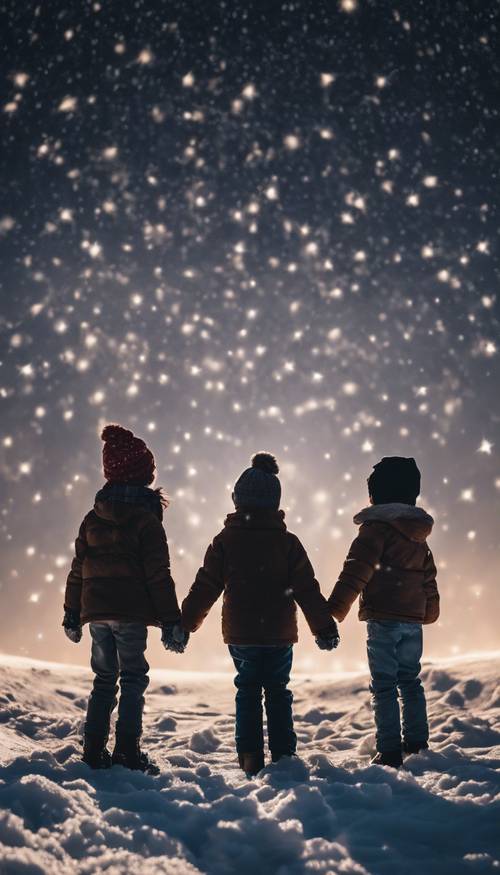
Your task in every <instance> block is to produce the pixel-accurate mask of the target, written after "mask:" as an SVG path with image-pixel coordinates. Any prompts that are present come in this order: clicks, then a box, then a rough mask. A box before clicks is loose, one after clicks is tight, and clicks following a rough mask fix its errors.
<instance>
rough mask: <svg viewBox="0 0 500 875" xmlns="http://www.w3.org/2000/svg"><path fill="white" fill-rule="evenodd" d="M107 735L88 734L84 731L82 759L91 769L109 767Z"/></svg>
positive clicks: (109, 757)
mask: <svg viewBox="0 0 500 875" xmlns="http://www.w3.org/2000/svg"><path fill="white" fill-rule="evenodd" d="M107 740H108V737H107V735H90V733H88V732H86V733H85V735H84V737H83V754H82V761H83V762H84V763H86V764H87V765H88V766H90V768H91V769H109V768H110V767H111V756H110V754H109V750H108V749H107V747H106V742H107Z"/></svg>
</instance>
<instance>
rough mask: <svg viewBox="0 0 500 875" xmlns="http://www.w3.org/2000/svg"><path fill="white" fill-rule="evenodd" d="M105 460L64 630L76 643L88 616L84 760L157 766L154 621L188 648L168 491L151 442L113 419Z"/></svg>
mask: <svg viewBox="0 0 500 875" xmlns="http://www.w3.org/2000/svg"><path fill="white" fill-rule="evenodd" d="M101 437H102V440H103V441H104V449H103V468H104V476H105V478H106V481H107V482H106V484H105V486H104V487H103V488H102V489H101V490H100V491H99V492H98V493H97V495H96V498H95V504H94V507H93V509H92V510H91V511H90V512H89V513H88V514H87V515H86V517H85V519H84V520H83V522H82V524H81V526H80V532H79V534H78V537H77V539H76V544H75V558H74V559H73V563H72V566H71V571H70V573H69V575H68V580H67V583H66V593H65V598H64V620H63V626H64V631H65V633H66V635H67V636H68V638H69V639H70V640H71V641H74V642H75V643H77V642H78V641H80V639H81V637H82V625H84V624H85V623H89V624H90V634H91V637H92V659H91V665H92V669H93V671H94V673H95V678H94V685H93V689H92V692H91V694H90V698H89V702H88V707H87V716H86V720H85V729H84V750H83V761H84V762H86V763H87V764H88V765H89V766H90V767H91V768H108V767H109V766H110V765H112V764H118V765H123V766H126V767H128V768H130V769H140V770H141V771H147V772H149V773H150V774H157V773H158V771H159V770H158V768H157V767H156V766H155V765H154V764H153V763H151V762H150V761H149V759H148V757H147V754H145V753H142V752H141V749H140V737H141V733H142V713H143V708H144V692H145V690H146V688H147V686H148V683H149V678H148V675H147V672H148V670H149V666H148V663H147V662H146V659H145V657H144V652H145V650H146V640H147V627H148V626H161V627H162V632H163V634H162V641H163V643H164V645H165V647H167V648H168V649H170V650H176V651H177V652H182V651H183V649H184V645H185V638H184V636H183V634H182V632H180V631H179V630H177V632H176V631H174V630H176V623H177V622H178V620H179V619H180V611H179V606H178V604H177V597H176V594H175V585H174V582H173V580H172V577H171V574H170V559H169V552H168V545H167V539H166V535H165V530H164V528H163V525H162V518H163V508H164V507H166V505H167V502H166V500H165V498H164V497H163V495H162V492H161V490H160V489H156V490H153V489H151V488H150V484H151V483H152V482H153V480H154V476H155V460H154V457H153V454H152V452H151V450H150V449H148V447H147V446H146V444H145V443H144V441H142V440H141V439H140V438H138V437H135V436H134V435H133V434H132V432H131V431H128V430H127V429H125V428H122V427H121V426H120V425H107V426H106V428H105V429H104V431H103V432H102V435H101ZM118 680H119V681H120V692H121V694H120V700H119V704H118V720H117V723H116V743H115V748H114V751H113V755H112V756H110V754H109V752H108V750H107V748H106V743H107V740H108V736H109V729H110V718H111V713H112V711H113V709H114V707H115V705H116V704H117V699H116V695H117V692H118V686H117V684H118Z"/></svg>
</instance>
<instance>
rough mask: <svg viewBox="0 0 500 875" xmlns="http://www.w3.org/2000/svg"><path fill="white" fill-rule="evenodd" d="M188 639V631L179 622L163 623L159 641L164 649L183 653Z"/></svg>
mask: <svg viewBox="0 0 500 875" xmlns="http://www.w3.org/2000/svg"><path fill="white" fill-rule="evenodd" d="M188 641H189V632H187V631H186V630H185V629H183V628H182V626H181V625H180V623H165V624H164V625H163V626H162V631H161V643H162V644H163V646H164V648H165V650H170V651H171V652H172V653H184V651H185V649H186V645H187V643H188Z"/></svg>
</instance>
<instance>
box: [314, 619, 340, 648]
mask: <svg viewBox="0 0 500 875" xmlns="http://www.w3.org/2000/svg"><path fill="white" fill-rule="evenodd" d="M315 641H316V644H317V645H318V647H319V649H320V650H335V648H336V647H338V646H339V641H340V635H339V630H338V628H337V624H336V622H335V620H333V621H332V625H331V626H329V627H328V629H323V630H322V631H321V632H318V634H317V635H316V638H315Z"/></svg>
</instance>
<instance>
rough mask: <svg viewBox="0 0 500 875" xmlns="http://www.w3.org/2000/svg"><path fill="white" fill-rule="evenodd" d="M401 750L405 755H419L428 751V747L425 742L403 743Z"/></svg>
mask: <svg viewBox="0 0 500 875" xmlns="http://www.w3.org/2000/svg"><path fill="white" fill-rule="evenodd" d="M403 750H404V752H405V753H420V752H421V751H422V750H429V745H428V744H427V742H426V741H403Z"/></svg>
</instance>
